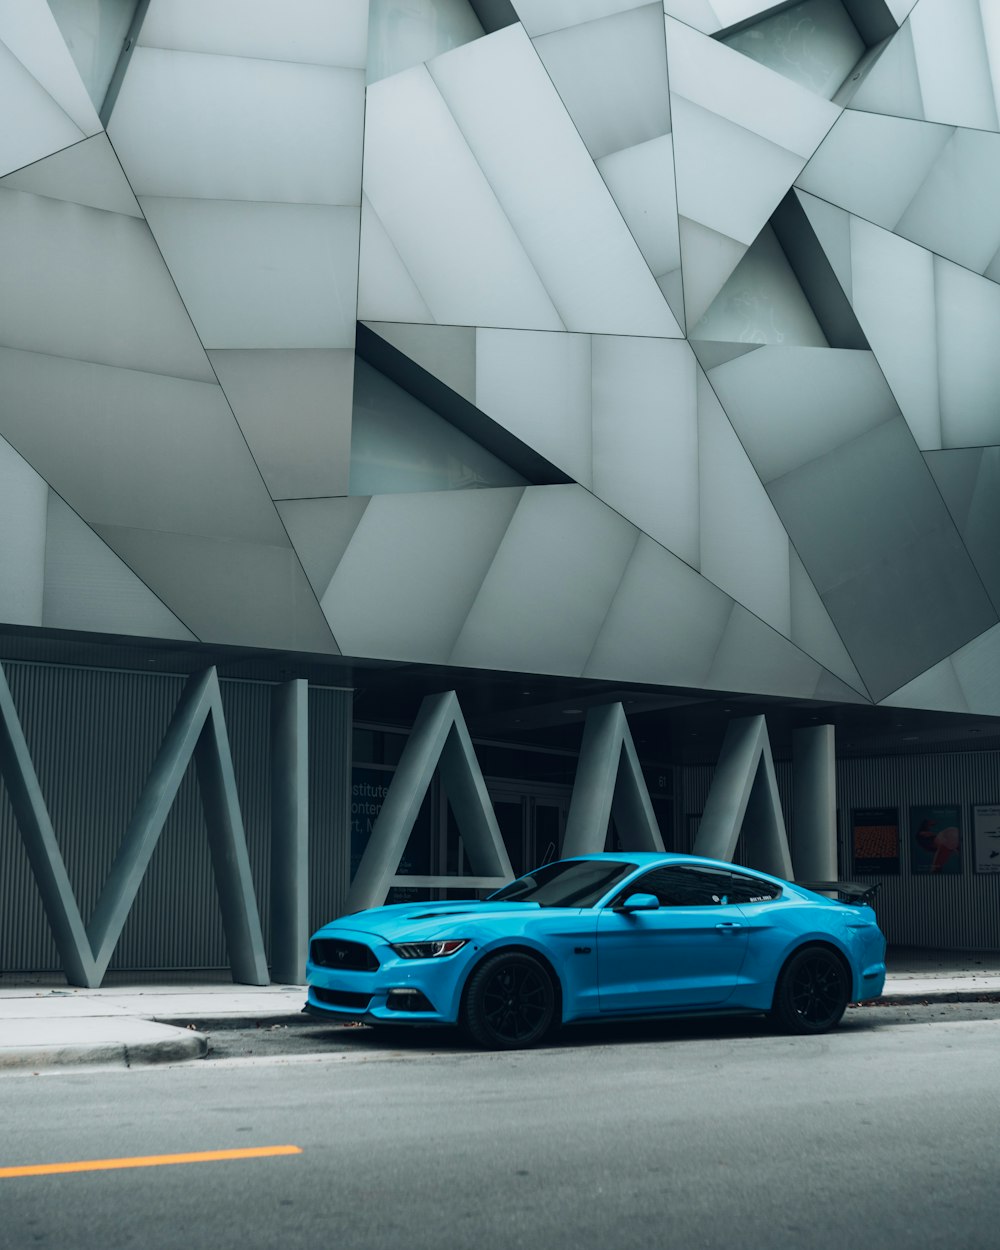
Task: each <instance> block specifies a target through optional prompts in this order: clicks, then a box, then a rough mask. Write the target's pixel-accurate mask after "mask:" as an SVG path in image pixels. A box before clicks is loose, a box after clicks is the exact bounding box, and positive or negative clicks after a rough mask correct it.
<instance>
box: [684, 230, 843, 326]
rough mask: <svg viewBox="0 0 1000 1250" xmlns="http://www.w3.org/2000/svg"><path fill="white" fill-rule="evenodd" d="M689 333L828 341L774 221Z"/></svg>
mask: <svg viewBox="0 0 1000 1250" xmlns="http://www.w3.org/2000/svg"><path fill="white" fill-rule="evenodd" d="M690 333H691V337H692V338H693V339H714V340H722V341H726V342H736V343H771V344H785V345H788V346H792V345H795V346H799V347H827V346H829V344H828V343H827V339H826V335H825V334H824V333H823V330H822V327H821V326H820V324H819V322H818V321H817V320H816V314H815V313H814V312H813V310H812V307H811V306H810V304H809V301H808V300H807V299H806V296H805V294H804V292H803V290H802V287H801V286H799V282H798V279H797V278H796V276H795V274H794V272H793V271H792V267H791V265H789V263H788V258H787V257H786V255H785V253H784V252H783V251H782V249H781V245H780V244H779V243H778V240H777V239H776V238H775V234H774V231H773V230H772V229H771V227H770V226H765V227H764V229H763V230H762V231H761V232H760V234H759V235H758V236H757V239H756V240H755V241H754V243H753V245H752V246H751V247H750V249H749V250H748V251H747V253H746V255H745V256H744V257H743V259H742V260H741V261H740V263H739V264H738V265H737V266H736V268H735V269H734V270H733V273H732V274H731V276H730V277H729V278H728V280H727V281H726V285H725V286H724V287H723V288H722V290H721V291H720V292H719V294H718V295H717V296H716V298H715V300H714V301H713V302H712V306H711V307H710V308H709V310H708V312H706V313H705V315H704V317H702V319H701V320H700V321H699V322H698V324H697V325H696V326H694V327H693V328H692V329H691V331H690Z"/></svg>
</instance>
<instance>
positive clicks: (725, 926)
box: [715, 920, 743, 933]
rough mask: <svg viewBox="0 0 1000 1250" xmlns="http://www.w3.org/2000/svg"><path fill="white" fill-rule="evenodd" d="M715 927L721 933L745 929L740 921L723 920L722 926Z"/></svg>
mask: <svg viewBox="0 0 1000 1250" xmlns="http://www.w3.org/2000/svg"><path fill="white" fill-rule="evenodd" d="M715 927H716V928H717V929H718V930H719V931H720V932H721V933H733V932H734V931H735V930H736V929H742V928H743V926H742V925H741V924H740V922H739V921H738V920H723V921H722V923H721V924H717V925H716V926H715Z"/></svg>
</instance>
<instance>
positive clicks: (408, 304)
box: [358, 195, 434, 322]
mask: <svg viewBox="0 0 1000 1250" xmlns="http://www.w3.org/2000/svg"><path fill="white" fill-rule="evenodd" d="M360 246H361V250H360V256H359V258H358V317H359V318H360V319H361V320H366V319H367V318H369V317H371V318H374V319H376V320H377V319H378V318H380V317H382V318H385V317H389V318H391V319H392V320H393V321H398V322H407V321H410V322H421V321H433V320H434V317H433V316H432V314H431V310H430V309H429V308H428V307H427V304H426V302H425V300H424V297H423V296H422V295H421V294H420V291H419V289H418V288H417V284H416V283H415V282H414V280H413V278H412V277H411V276H410V273H409V271H408V270H407V268H406V265H405V264H404V263H403V258H402V257H401V256H400V254H399V252H398V250H397V248H396V245H395V244H394V243H393V241H392V240H391V239H390V238H389V234H388V231H387V230H386V228H385V226H383V225H382V222H381V221H380V220H379V217H378V214H377V213H376V212H375V210H374V208H372V204H371V200H369V198H368V196H367V195H362V197H361V245H360Z"/></svg>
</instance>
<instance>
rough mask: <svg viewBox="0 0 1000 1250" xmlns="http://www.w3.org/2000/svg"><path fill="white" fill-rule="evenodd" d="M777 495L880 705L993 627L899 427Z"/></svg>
mask: <svg viewBox="0 0 1000 1250" xmlns="http://www.w3.org/2000/svg"><path fill="white" fill-rule="evenodd" d="M762 350H766V349H762ZM757 354H759V353H757ZM768 493H769V494H770V495H771V498H772V499H773V500H774V504H775V508H776V509H777V511H778V515H779V516H780V517H781V519H782V522H783V523H784V525H785V528H786V529H787V531H788V534H789V536H790V538H791V540H792V542H793V543H794V545H795V547H796V549H797V551H798V553H799V555H800V556H801V557H802V562H803V564H804V565H805V567H806V569H807V570H808V572H809V574H810V576H811V577H812V580H813V582H814V583H815V585H816V588H817V590H818V591H819V593H820V595H821V596H822V598H823V602H824V604H825V605H826V607H827V609H828V611H829V613H830V616H831V617H832V619H833V621H834V623H835V624H836V626H837V629H838V632H839V633H840V635H841V637H842V638H843V639H844V642H845V644H846V646H847V649H848V651H849V653H850V655H851V658H852V660H853V661H854V663H855V665H856V666H857V669H858V672H859V673H860V674H861V676H862V678H863V679H864V681H865V685H866V686H867V688H868V689H869V690H870V691H871V694H872V697H873V698H875V699H881V698H884V697H885V696H886V695H887V694H888V693H890V691H892V690H894V689H896V688H897V687H898V686H900V685H902V684H903V683H904V682H906V681H908V680H910V679H911V678H912V677H913V676H914V675H915V674H917V673H920V672H922V671H923V670H924V669H926V668H928V667H930V666H931V665H933V664H935V663H937V661H938V660H940V659H942V658H943V657H944V656H946V655H948V654H950V653H951V652H952V651H954V650H956V649H957V648H958V647H960V646H962V645H964V643H966V642H968V641H969V639H970V638H972V637H975V636H976V635H978V634H980V633H982V632H983V631H984V630H986V629H988V628H990V627H991V626H992V625H993V624H995V620H994V618H995V616H996V612H995V610H994V608H993V607H992V605H991V604H990V602H989V600H988V598H987V596H986V593H985V591H984V590H983V587H982V583H981V581H980V579H979V577H978V575H977V573H976V571H975V569H974V567H973V566H972V563H971V561H970V560H969V557H968V553H967V552H966V549H965V547H964V546H963V544H962V541H961V539H960V537H959V535H958V532H957V531H956V529H955V527H954V524H953V523H952V521H951V518H950V517H949V516H948V513H947V510H946V509H945V507H944V504H943V503H942V501H941V496H940V494H939V493H938V491H937V488H936V487H935V485H934V482H933V480H932V479H931V477H930V474H929V473H928V472H927V469H926V466H925V465H924V463H923V461H922V459H921V457H920V454H919V453H918V452H917V450H916V448H915V447H914V446H913V442H912V439H911V437H910V434H909V431H908V430H907V428H906V425H905V422H904V421H903V420H902V418H897V419H896V420H894V421H888V422H882V423H881V424H879V425H878V426H876V427H875V428H874V429H872V430H870V431H869V432H868V433H867V434H865V435H863V436H861V437H858V438H855V439H854V440H853V441H851V442H849V443H846V444H844V445H842V446H841V447H839V448H837V449H836V450H835V451H831V452H829V453H828V454H826V455H821V456H819V457H818V458H817V459H814V460H812V461H810V462H809V463H807V464H805V465H803V467H802V468H800V469H798V470H797V471H793V472H789V473H787V474H786V475H785V476H784V477H782V478H781V479H779V480H776V481H773V482H772V483H771V484H770V486H769V491H768Z"/></svg>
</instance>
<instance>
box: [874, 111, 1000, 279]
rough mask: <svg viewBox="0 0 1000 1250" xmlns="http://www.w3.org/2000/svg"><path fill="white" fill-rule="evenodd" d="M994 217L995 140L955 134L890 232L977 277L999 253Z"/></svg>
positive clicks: (999, 212)
mask: <svg viewBox="0 0 1000 1250" xmlns="http://www.w3.org/2000/svg"><path fill="white" fill-rule="evenodd" d="M998 216H1000V134H984V133H982V132H981V131H976V130H956V131H955V132H954V134H953V135H952V137H951V139H950V140H949V142H948V143H947V145H946V146H945V147H944V148H943V149H942V151H941V154H940V156H939V157H938V159H937V160H936V161H935V163H934V165H933V167H932V168H931V169H930V170H929V171H928V174H927V177H926V178H925V179H924V181H923V183H922V184H921V186H920V188H919V190H918V191H917V193H916V194H915V196H914V197H913V199H912V200H911V201H910V203H909V204H908V205H907V207H906V210H905V212H903V213H902V214H901V216H900V218H899V220H898V221H897V222H896V223H895V224H894V225H893V226H892V228H893V229H894V230H895V231H896V233H897V234H901V235H903V236H904V237H905V238H907V239H912V240H913V241H914V243H919V244H920V245H921V246H922V247H927V248H930V249H931V251H933V252H940V253H941V254H942V255H943V256H947V257H948V258H949V260H954V261H957V262H958V264H960V265H965V266H966V268H968V269H974V270H975V271H976V273H983V272H984V271H985V270H986V268H987V266H988V265H989V264H990V261H991V260H992V259H993V257H994V256H995V255H996V252H997V250H998V248H1000V221H998ZM880 224H886V223H880Z"/></svg>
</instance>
